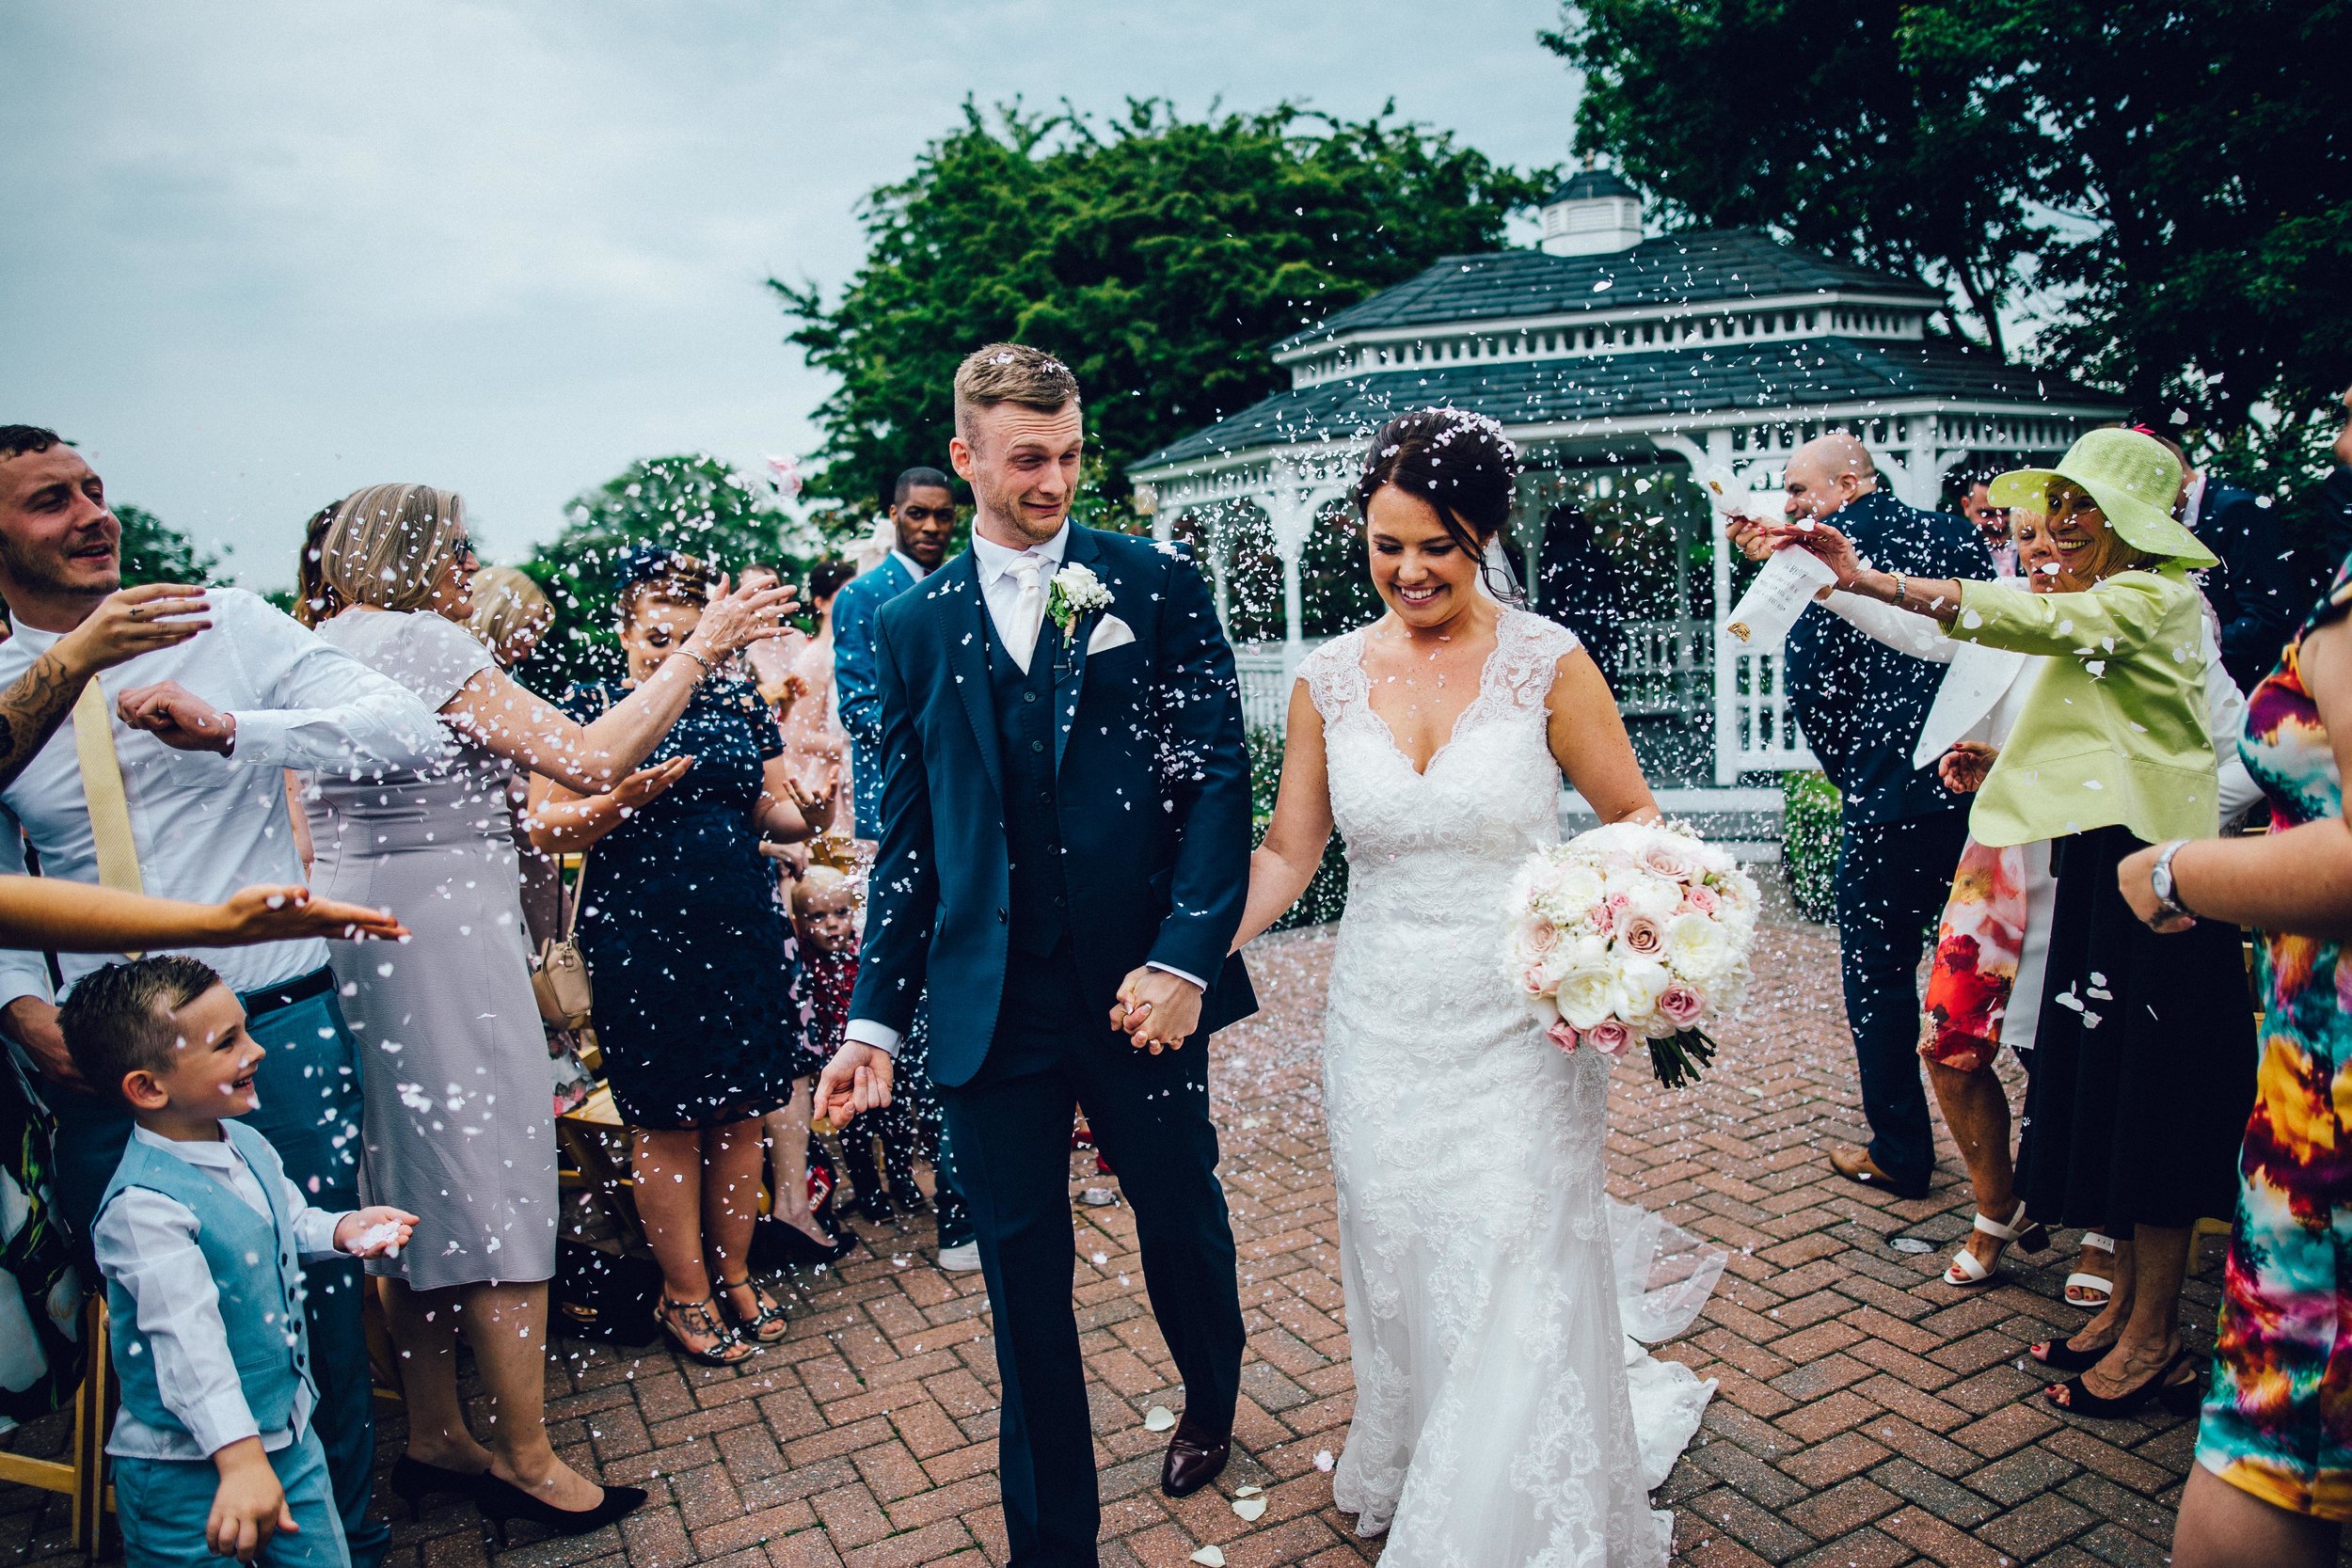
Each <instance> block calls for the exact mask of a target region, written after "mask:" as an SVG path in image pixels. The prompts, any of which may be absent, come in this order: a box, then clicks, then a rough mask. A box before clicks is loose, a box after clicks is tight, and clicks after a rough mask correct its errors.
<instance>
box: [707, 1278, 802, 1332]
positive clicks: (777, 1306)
mask: <svg viewBox="0 0 2352 1568" xmlns="http://www.w3.org/2000/svg"><path fill="white" fill-rule="evenodd" d="M729 1291H750V1292H751V1293H752V1299H753V1300H754V1301H755V1302H757V1303H759V1310H758V1311H756V1312H755V1313H753V1314H752V1315H751V1317H749V1318H745V1317H744V1316H743V1314H742V1313H740V1312H739V1311H737V1310H736V1309H735V1303H734V1302H733V1301H732V1300H730V1299H728V1292H729ZM719 1297H720V1302H721V1305H722V1306H723V1307H725V1308H726V1314H727V1316H728V1317H730V1318H733V1319H734V1320H735V1332H736V1333H738V1334H743V1335H749V1336H750V1337H751V1338H752V1339H753V1341H754V1342H755V1343H757V1344H762V1345H772V1344H774V1343H775V1342H776V1341H777V1340H778V1339H781V1338H784V1331H785V1319H786V1316H787V1310H786V1307H785V1305H784V1303H783V1302H781V1301H778V1300H777V1299H776V1297H775V1294H774V1292H773V1291H770V1290H769V1289H768V1287H767V1286H765V1285H762V1284H760V1283H759V1282H758V1281H756V1280H755V1279H754V1278H752V1276H751V1275H744V1276H743V1277H742V1278H740V1279H722V1280H721V1281H719Z"/></svg>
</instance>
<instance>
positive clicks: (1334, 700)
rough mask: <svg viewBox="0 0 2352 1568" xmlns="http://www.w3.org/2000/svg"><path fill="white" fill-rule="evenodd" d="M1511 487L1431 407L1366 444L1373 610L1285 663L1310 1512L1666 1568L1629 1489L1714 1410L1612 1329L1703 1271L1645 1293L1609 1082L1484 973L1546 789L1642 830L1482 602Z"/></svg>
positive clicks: (1470, 1556)
mask: <svg viewBox="0 0 2352 1568" xmlns="http://www.w3.org/2000/svg"><path fill="white" fill-rule="evenodd" d="M1514 466H1515V460H1514V458H1513V454H1512V452H1511V449H1510V447H1509V444H1508V443H1507V442H1505V441H1504V440H1503V438H1502V432H1501V430H1500V428H1499V427H1496V426H1494V425H1493V424H1492V423H1491V422H1489V421H1485V420H1476V419H1473V418H1471V417H1470V416H1466V415H1462V414H1459V413H1456V412H1454V411H1452V410H1423V411H1422V412H1421V413H1417V414H1409V415H1405V416H1402V417H1400V418H1399V419H1397V420H1392V421H1391V423H1390V424H1389V426H1388V427H1387V428H1386V429H1384V430H1383V431H1382V432H1381V433H1380V435H1379V436H1377V437H1376V438H1375V442H1374V445H1373V449H1372V456H1371V458H1370V460H1369V463H1368V466H1367V468H1366V471H1365V474H1364V476H1363V478H1362V480H1361V481H1360V482H1359V485H1358V488H1357V492H1356V499H1357V504H1358V507H1359V511H1361V512H1362V513H1363V514H1364V515H1365V519H1366V532H1367V535H1368V538H1369V544H1370V559H1371V568H1372V575H1373V579H1374V581H1375V584H1376V586H1377V587H1378V589H1379V591H1380V595H1381V597H1382V599H1384V600H1385V601H1386V602H1387V605H1388V613H1387V614H1386V615H1384V616H1383V617H1381V619H1379V620H1378V621H1376V622H1375V623H1373V624H1372V625H1371V626H1364V627H1361V628H1359V629H1358V630H1356V631H1353V632H1350V633H1348V634H1347V635H1346V636H1343V637H1341V638H1337V639H1335V640H1333V641H1330V642H1328V643H1327V644H1325V645H1324V646H1323V647H1321V648H1319V649H1317V650H1316V651H1315V652H1314V653H1312V654H1311V655H1310V656H1309V657H1308V658H1307V660H1306V662H1305V663H1304V664H1303V665H1302V666H1301V667H1300V670H1299V679H1298V686H1297V689H1296V690H1295V692H1294V693H1293V695H1292V699H1291V705H1290V718H1289V736H1288V743H1287V747H1286V750H1285V752H1284V757H1283V767H1282V784H1281V794H1280V798H1279V801H1278V803H1277V805H1276V807H1275V814H1274V820H1273V823H1272V826H1271V827H1270V828H1269V830H1268V832H1267V834H1266V838H1265V842H1264V845H1263V847H1261V848H1260V849H1259V851H1258V853H1257V854H1256V856H1255V857H1253V859H1252V861H1251V865H1250V885H1249V904H1248V913H1247V915H1246V916H1245V917H1244V920H1243V925H1242V939H1243V940H1247V939H1248V938H1249V937H1251V936H1254V935H1255V934H1257V933H1258V932H1259V931H1261V930H1263V929H1264V927H1266V925H1267V924H1269V923H1270V922H1271V921H1272V920H1273V919H1274V918H1275V917H1276V916H1277V915H1279V913H1280V912H1281V911H1283V910H1285V909H1287V908H1289V906H1290V905H1291V904H1292V903H1293V902H1295V900H1296V898H1297V897H1298V895H1299V894H1300V893H1302V892H1303V891H1304V890H1305V888H1306V885H1307V882H1308V880H1309V879H1310V878H1311V876H1312V875H1313V872H1314V868H1315V865H1316V863H1318V861H1319V860H1320V858H1321V856H1322V853H1323V849H1324V846H1325V844H1326V842H1327V840H1328V838H1329V835H1330V832H1331V830H1332V828H1333V826H1334V824H1335V822H1336V825H1337V827H1338V829H1339V832H1340V833H1341V835H1342V837H1343V840H1344V841H1345V844H1346V847H1347V859H1348V877H1349V880H1348V899H1347V911H1346V914H1345V916H1344V917H1343V919H1342V920H1341V922H1340V928H1339V937H1338V942H1337V945H1336V948H1335V951H1334V954H1333V957H1332V961H1331V983H1330V1004H1329V1015H1328V1018H1327V1023H1326V1038H1325V1052H1324V1104H1325V1111H1326V1115H1327V1117H1328V1118H1329V1124H1330V1140H1331V1164H1332V1168H1333V1173H1334V1175H1335V1176H1336V1178H1337V1181H1338V1189H1339V1227H1340V1251H1341V1268H1342V1278H1343V1286H1344V1289H1345V1292H1346V1301H1347V1326H1348V1338H1349V1343H1350V1347H1351V1350H1352V1352H1353V1356H1354V1362H1355V1374H1356V1410H1355V1419H1354V1421H1353V1424H1352V1425H1351V1426H1350V1427H1349V1429H1348V1434H1347V1442H1346V1447H1345V1450H1344V1452H1343V1454H1342V1455H1341V1458H1340V1461H1339V1467H1338V1470H1337V1473H1336V1474H1335V1475H1334V1476H1333V1478H1332V1494H1333V1497H1335V1499H1336V1500H1337V1502H1338V1504H1339V1506H1340V1507H1341V1508H1342V1509H1343V1510H1345V1511H1347V1512H1349V1513H1355V1514H1357V1515H1358V1516H1359V1517H1358V1526H1357V1528H1358V1529H1359V1531H1360V1532H1361V1533H1363V1534H1365V1535H1376V1534H1378V1533H1380V1532H1381V1531H1382V1530H1383V1529H1390V1530H1391V1539H1390V1541H1389V1543H1388V1544H1387V1546H1386V1548H1385V1551H1384V1554H1383V1556H1382V1562H1383V1564H1384V1565H1385V1568H1423V1565H1427V1568H1520V1565H1534V1564H1541V1565H1543V1568H1570V1565H1585V1564H1590V1565H1594V1568H1601V1565H1606V1568H1632V1565H1636V1564H1659V1563H1663V1562H1664V1561H1665V1560H1666V1555H1667V1545H1668V1540H1667V1537H1668V1528H1667V1527H1668V1524H1669V1519H1668V1516H1667V1515H1665V1514H1663V1513H1653V1512H1652V1511H1651V1509H1650V1507H1649V1500H1648V1497H1647V1496H1646V1492H1647V1489H1648V1488H1649V1487H1652V1486H1655V1485H1657V1484H1658V1483H1659V1482H1661V1481H1663V1480H1664V1479H1665V1475H1666V1472H1667V1470H1668V1469H1669V1468H1671V1467H1672V1465H1673V1464H1674V1461H1675V1458H1676V1456H1677V1454H1679V1453H1680V1452H1681V1450H1682V1448H1683V1446H1684V1445H1685V1444H1686V1443H1688V1442H1689V1441H1690V1438H1691V1435H1692V1433H1693V1432H1694V1431H1695V1430H1696V1428H1697V1426H1698V1420H1699V1415H1700V1412H1701V1410H1702V1409H1703V1408H1704V1406H1705V1405H1706V1402H1707V1400H1708V1395H1709V1394H1710V1393H1711V1392H1712V1391H1713V1389H1714V1385H1713V1384H1712V1383H1701V1382H1699V1381H1698V1380H1697V1379H1696V1378H1694V1377H1693V1376H1692V1373H1691V1372H1690V1370H1689V1369H1687V1368H1684V1367H1681V1366H1678V1365H1674V1364H1671V1363H1663V1362H1658V1361H1654V1360H1652V1359H1651V1358H1650V1357H1649V1356H1648V1355H1647V1354H1645V1353H1644V1352H1643V1351H1642V1350H1641V1348H1640V1346H1639V1345H1637V1344H1634V1343H1633V1342H1632V1341H1631V1340H1630V1339H1629V1338H1626V1337H1625V1335H1626V1331H1627V1330H1630V1331H1632V1332H1635V1333H1638V1334H1640V1335H1641V1337H1642V1338H1648V1339H1657V1338H1664V1337H1665V1336H1666V1335H1668V1334H1672V1333H1677V1332H1679V1331H1680V1330H1681V1329H1682V1328H1683V1327H1684V1326H1687V1324H1688V1323H1689V1322H1690V1320H1691V1318H1692V1316H1694V1315H1695V1314H1696V1312H1697V1310H1698V1308H1699V1307H1700V1306H1701V1305H1702V1304H1703V1303H1704V1301H1705V1298H1706V1295H1707V1292H1708V1290H1709V1289H1711V1287H1712V1285H1713V1283H1714V1279H1715V1278H1716V1276H1717V1275H1720V1273H1721V1270H1722V1258H1721V1256H1720V1254H1717V1255H1713V1256H1711V1257H1700V1256H1698V1255H1696V1254H1692V1253H1686V1254H1685V1255H1684V1256H1683V1258H1682V1259H1681V1260H1680V1261H1681V1263H1682V1265H1683V1268H1682V1277H1681V1278H1680V1279H1679V1280H1677V1282H1675V1283H1673V1284H1671V1285H1669V1286H1667V1287H1665V1288H1662V1289H1657V1290H1652V1289H1649V1288H1648V1287H1649V1284H1650V1278H1651V1276H1652V1275H1653V1272H1654V1271H1655V1270H1656V1266H1657V1259H1658V1254H1659V1251H1660V1239H1661V1234H1668V1235H1670V1236H1671V1237H1672V1238H1674V1239H1675V1241H1676V1242H1677V1243H1679V1242H1686V1241H1687V1240H1688V1239H1687V1238H1683V1237H1681V1234H1680V1233H1679V1232H1667V1231H1666V1229H1665V1227H1661V1226H1660V1225H1658V1224H1657V1223H1656V1222H1655V1221H1648V1222H1647V1223H1645V1220H1646V1216H1644V1215H1643V1214H1642V1213H1641V1212H1640V1211H1639V1210H1635V1209H1632V1208H1630V1207H1629V1206H1626V1205H1620V1204H1613V1203H1611V1202H1610V1201H1609V1200H1608V1198H1607V1196H1606V1195H1605V1193H1604V1191H1603V1188H1602V1181H1603V1169H1602V1161H1603V1144H1604V1140H1605V1139H1606V1136H1607V1132H1608V1091H1609V1079H1610V1067H1611V1064H1610V1061H1609V1059H1608V1058H1607V1057H1604V1056H1602V1055H1600V1054H1599V1053H1597V1052H1594V1051H1592V1050H1589V1049H1580V1050H1578V1051H1577V1052H1575V1053H1573V1054H1563V1053H1561V1051H1560V1050H1559V1049H1558V1048H1557V1047H1556V1046H1554V1045H1553V1044H1552V1043H1551V1042H1550V1041H1549V1040H1548V1039H1547V1038H1546V1037H1545V1036H1544V1032H1543V1029H1542V1027H1541V1025H1540V1024H1539V1023H1537V1022H1534V1019H1533V1018H1532V1016H1531V1014H1530V1013H1529V1012H1528V1010H1527V1008H1526V1006H1525V1005H1524V1004H1522V1003H1521V1002H1520V1001H1519V1000H1518V998H1517V997H1516V996H1515V995H1514V994H1513V990H1512V987H1511V984H1510V981H1509V978H1508V976H1507V975H1506V974H1505V969H1504V961H1503V958H1502V952H1503V928H1504V920H1503V905H1504V892H1505V889H1506V887H1507V885H1508V884H1509V882H1510V880H1511V878H1512V875H1513V873H1514V872H1515V871H1517V870H1518V867H1519V865H1520V863H1522V862H1523V861H1524V860H1525V858H1526V856H1527V854H1528V852H1529V851H1530V850H1532V849H1534V847H1536V846H1538V845H1541V844H1548V843H1551V842H1554V841H1555V840H1557V838H1558V837H1559V833H1560V829H1559V818H1558V805H1557V802H1558V798H1559V792H1560V781H1561V776H1562V774H1563V772H1565V774H1566V776H1567V778H1568V780H1569V781H1570V782H1571V783H1573V784H1575V785H1576V787H1577V789H1578V790H1579V791H1580V792H1581V794H1582V795H1583V797H1584V799H1585V800H1587V801H1589V802H1591V804H1592V805H1593V806H1594V808H1595V809H1596V810H1597V812H1598V813H1599V814H1600V816H1601V818H1602V819H1603V820H1604V821H1620V820H1629V819H1630V820H1642V819H1647V818H1654V817H1655V816H1657V815H1658V813H1657V808H1656V806H1655V805H1654V804H1653V803H1652V801H1651V799H1650V793H1649V789H1648V786H1647V785H1646V784H1645V783H1644V782H1643V779H1642V774H1641V769H1640V768H1639V766H1638V765H1637V764H1636V762H1635V761H1634V757H1633V751H1632V747H1631V746H1630V744H1629V742H1628V741H1627V738H1626V732H1625V725H1624V723H1623V721H1621V720H1620V719H1619V718H1618V715H1617V709H1616V705H1615V703H1614V701H1613V699H1612V698H1611V696H1610V693H1609V689H1608V686H1607V683H1606V682H1605V681H1604V680H1603V679H1602V677H1601V675H1600V673H1599V671H1598V670H1597V668H1596V667H1595V665H1594V663H1593V661H1592V659H1591V657H1589V656H1587V655H1586V654H1584V653H1583V652H1582V650H1581V648H1580V647H1579V645H1578V643H1577V640H1576V638H1575V637H1574V636H1573V635H1572V634H1571V633H1569V632H1567V631H1565V630H1564V629H1562V628H1561V627H1559V626H1555V625H1553V624H1552V623H1550V622H1549V621H1546V620H1543V619H1541V618H1540V617H1537V616H1534V615H1531V614H1528V613H1526V612H1525V611H1522V610H1514V609H1510V608H1507V607H1505V606H1504V605H1502V604H1501V603H1499V602H1498V601H1497V600H1496V599H1495V598H1494V597H1493V596H1492V595H1491V594H1488V593H1486V591H1485V588H1484V586H1483V583H1482V576H1483V566H1482V556H1483V553H1484V548H1485V546H1486V544H1487V543H1488V541H1489V540H1491V539H1492V538H1493V536H1494V532H1495V530H1496V529H1497V528H1499V527H1500V526H1502V522H1503V521H1504V519H1505V518H1507V516H1508V515H1509V511H1510V504H1511V486H1512V477H1513V468H1514ZM1433 500H1434V501H1437V502H1440V503H1442V505H1439V504H1433ZM1634 1059H1635V1060H1637V1061H1638V1060H1642V1059H1643V1057H1642V1053H1635V1057H1634ZM1694 1260H1695V1266H1692V1265H1693V1262H1694ZM1621 1276H1622V1279H1621ZM1621 1296H1622V1297H1623V1300H1622V1301H1621V1299H1620V1298H1621ZM1621 1325H1622V1326H1621Z"/></svg>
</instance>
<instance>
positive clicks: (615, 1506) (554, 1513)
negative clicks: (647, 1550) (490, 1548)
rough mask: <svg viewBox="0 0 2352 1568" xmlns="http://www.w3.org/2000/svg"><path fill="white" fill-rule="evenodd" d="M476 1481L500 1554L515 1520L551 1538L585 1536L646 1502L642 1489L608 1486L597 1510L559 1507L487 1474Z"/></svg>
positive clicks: (477, 1495)
mask: <svg viewBox="0 0 2352 1568" xmlns="http://www.w3.org/2000/svg"><path fill="white" fill-rule="evenodd" d="M475 1479H476V1481H478V1483H479V1485H478V1489H477V1490H476V1492H475V1493H474V1500H475V1501H476V1502H477V1503H479V1504H481V1506H482V1517H483V1519H484V1521H485V1523H487V1524H488V1525H489V1526H490V1528H491V1530H492V1532H493V1533H495V1534H496V1535H497V1537H498V1549H499V1550H500V1551H504V1550H505V1549H506V1527H507V1526H508V1525H509V1524H511V1523H513V1522H514V1521H515V1520H516V1519H521V1520H524V1521H526V1522H527V1523H530V1524H533V1525H537V1526H539V1527H540V1528H543V1529H545V1530H546V1531H547V1532H548V1534H549V1535H586V1534H587V1533H588V1532H589V1531H590V1530H597V1529H602V1528H604V1527H605V1526H607V1525H609V1524H611V1523H612V1521H613V1520H615V1519H619V1518H623V1517H625V1516H627V1515H628V1514H630V1513H635V1512H636V1511H637V1510H638V1509H639V1508H640V1507H642V1506H643V1505H644V1501H645V1489H644V1487H642V1486H608V1487H606V1488H605V1489H604V1496H603V1497H602V1498H600V1499H599V1500H598V1501H597V1503H596V1506H595V1507H594V1508H581V1509H569V1508H558V1507H556V1506H555V1505H554V1504H553V1503H551V1502H548V1501H547V1500H546V1499H545V1498H543V1497H533V1496H532V1494H531V1493H529V1492H526V1491H524V1490H523V1489H522V1488H521V1487H519V1486H516V1484H515V1483H514V1482H513V1481H501V1480H500V1479H499V1478H498V1477H496V1476H494V1475H491V1474H490V1473H489V1472H487V1471H485V1472H483V1474H482V1475H480V1476H479V1477H477V1478H475Z"/></svg>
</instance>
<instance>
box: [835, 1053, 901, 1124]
mask: <svg viewBox="0 0 2352 1568" xmlns="http://www.w3.org/2000/svg"><path fill="white" fill-rule="evenodd" d="M897 1068H898V1064H897V1063H895V1062H893V1061H892V1060H891V1059H890V1053H888V1052H887V1051H881V1050H877V1049H876V1048H874V1047H873V1046H870V1045H866V1044H865V1043H864V1042H862V1041H859V1040H849V1041H846V1042H845V1043H844V1044H843V1045H842V1047H841V1049H840V1050H838V1051H836V1052H834V1053H833V1060H832V1061H830V1062H827V1063H826V1064H825V1070H824V1071H823V1072H822V1073H819V1074H818V1078H817V1096H816V1109H817V1114H818V1116H820V1117H824V1118H825V1119H826V1120H827V1121H830V1122H832V1123H833V1124H834V1126H835V1127H843V1126H847V1125H848V1124H849V1120H850V1117H853V1116H856V1115H858V1114H859V1113H860V1112H864V1111H879V1110H881V1109H882V1107H883V1106H885V1105H887V1104H889V1103H890V1085H891V1081H892V1079H893V1077H894V1076H895V1075H896V1071H897Z"/></svg>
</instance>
